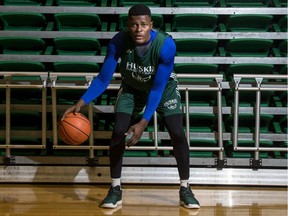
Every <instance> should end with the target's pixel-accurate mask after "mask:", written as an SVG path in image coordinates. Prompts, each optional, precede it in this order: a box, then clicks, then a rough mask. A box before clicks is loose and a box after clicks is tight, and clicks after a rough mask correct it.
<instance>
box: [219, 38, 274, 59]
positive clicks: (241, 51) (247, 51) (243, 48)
mask: <svg viewBox="0 0 288 216" xmlns="http://www.w3.org/2000/svg"><path fill="white" fill-rule="evenodd" d="M272 46H273V40H272V39H260V38H255V39H254V38H241V39H240V38H239V39H230V40H229V41H228V42H227V43H226V45H225V47H219V52H220V55H221V56H231V57H268V56H269V54H270V49H271V48H272Z"/></svg>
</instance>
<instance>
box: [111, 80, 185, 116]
mask: <svg viewBox="0 0 288 216" xmlns="http://www.w3.org/2000/svg"><path fill="white" fill-rule="evenodd" d="M147 98H148V92H140V91H136V90H135V89H132V88H129V87H128V86H126V85H122V87H121V88H120V90H119V93H118V96H117V100H116V104H115V112H123V113H128V114H131V115H137V114H139V113H141V112H142V111H144V109H145V105H146V103H147ZM156 111H157V113H158V114H160V115H162V116H169V115H174V114H179V113H182V106H181V96H180V93H179V89H178V86H177V81H175V80H170V81H169V82H168V83H167V86H166V88H165V90H164V92H163V95H162V98H161V101H160V103H159V105H158V107H157V109H156Z"/></svg>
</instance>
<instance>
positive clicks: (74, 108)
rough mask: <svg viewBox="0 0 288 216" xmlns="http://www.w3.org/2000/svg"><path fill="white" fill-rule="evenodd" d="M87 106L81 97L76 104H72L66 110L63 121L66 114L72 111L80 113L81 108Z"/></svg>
mask: <svg viewBox="0 0 288 216" xmlns="http://www.w3.org/2000/svg"><path fill="white" fill-rule="evenodd" d="M84 106H85V102H84V101H83V100H82V99H80V100H79V101H78V102H77V103H76V104H75V105H74V106H71V107H69V108H67V109H66V111H65V112H64V113H63V115H62V116H61V121H62V120H63V119H64V118H65V117H66V115H67V114H68V113H70V112H73V113H74V114H76V113H79V112H80V111H81V108H82V107H84Z"/></svg>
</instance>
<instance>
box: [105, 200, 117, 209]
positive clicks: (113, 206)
mask: <svg viewBox="0 0 288 216" xmlns="http://www.w3.org/2000/svg"><path fill="white" fill-rule="evenodd" d="M119 205H122V200H120V201H118V202H117V203H116V204H115V205H114V204H113V203H104V204H102V205H101V208H111V209H114V208H117V206H119Z"/></svg>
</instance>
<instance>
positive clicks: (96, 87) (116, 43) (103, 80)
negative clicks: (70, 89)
mask: <svg viewBox="0 0 288 216" xmlns="http://www.w3.org/2000/svg"><path fill="white" fill-rule="evenodd" d="M122 41H123V40H122V33H118V34H116V35H115V36H114V37H113V38H112V39H111V41H110V42H109V44H108V47H107V54H106V57H105V60H104V62H103V65H102V67H101V70H100V72H99V74H98V76H97V77H96V78H95V79H94V80H93V81H92V83H91V85H90V86H89V88H88V89H87V91H86V92H85V93H84V94H83V96H82V97H81V99H82V100H84V102H85V104H88V103H90V102H91V101H92V100H94V99H95V98H97V97H99V96H100V95H101V94H102V93H103V92H104V91H105V90H106V88H107V87H108V85H109V83H110V81H111V79H112V77H113V74H114V72H115V69H116V66H117V63H118V59H119V58H120V55H121V52H122Z"/></svg>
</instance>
